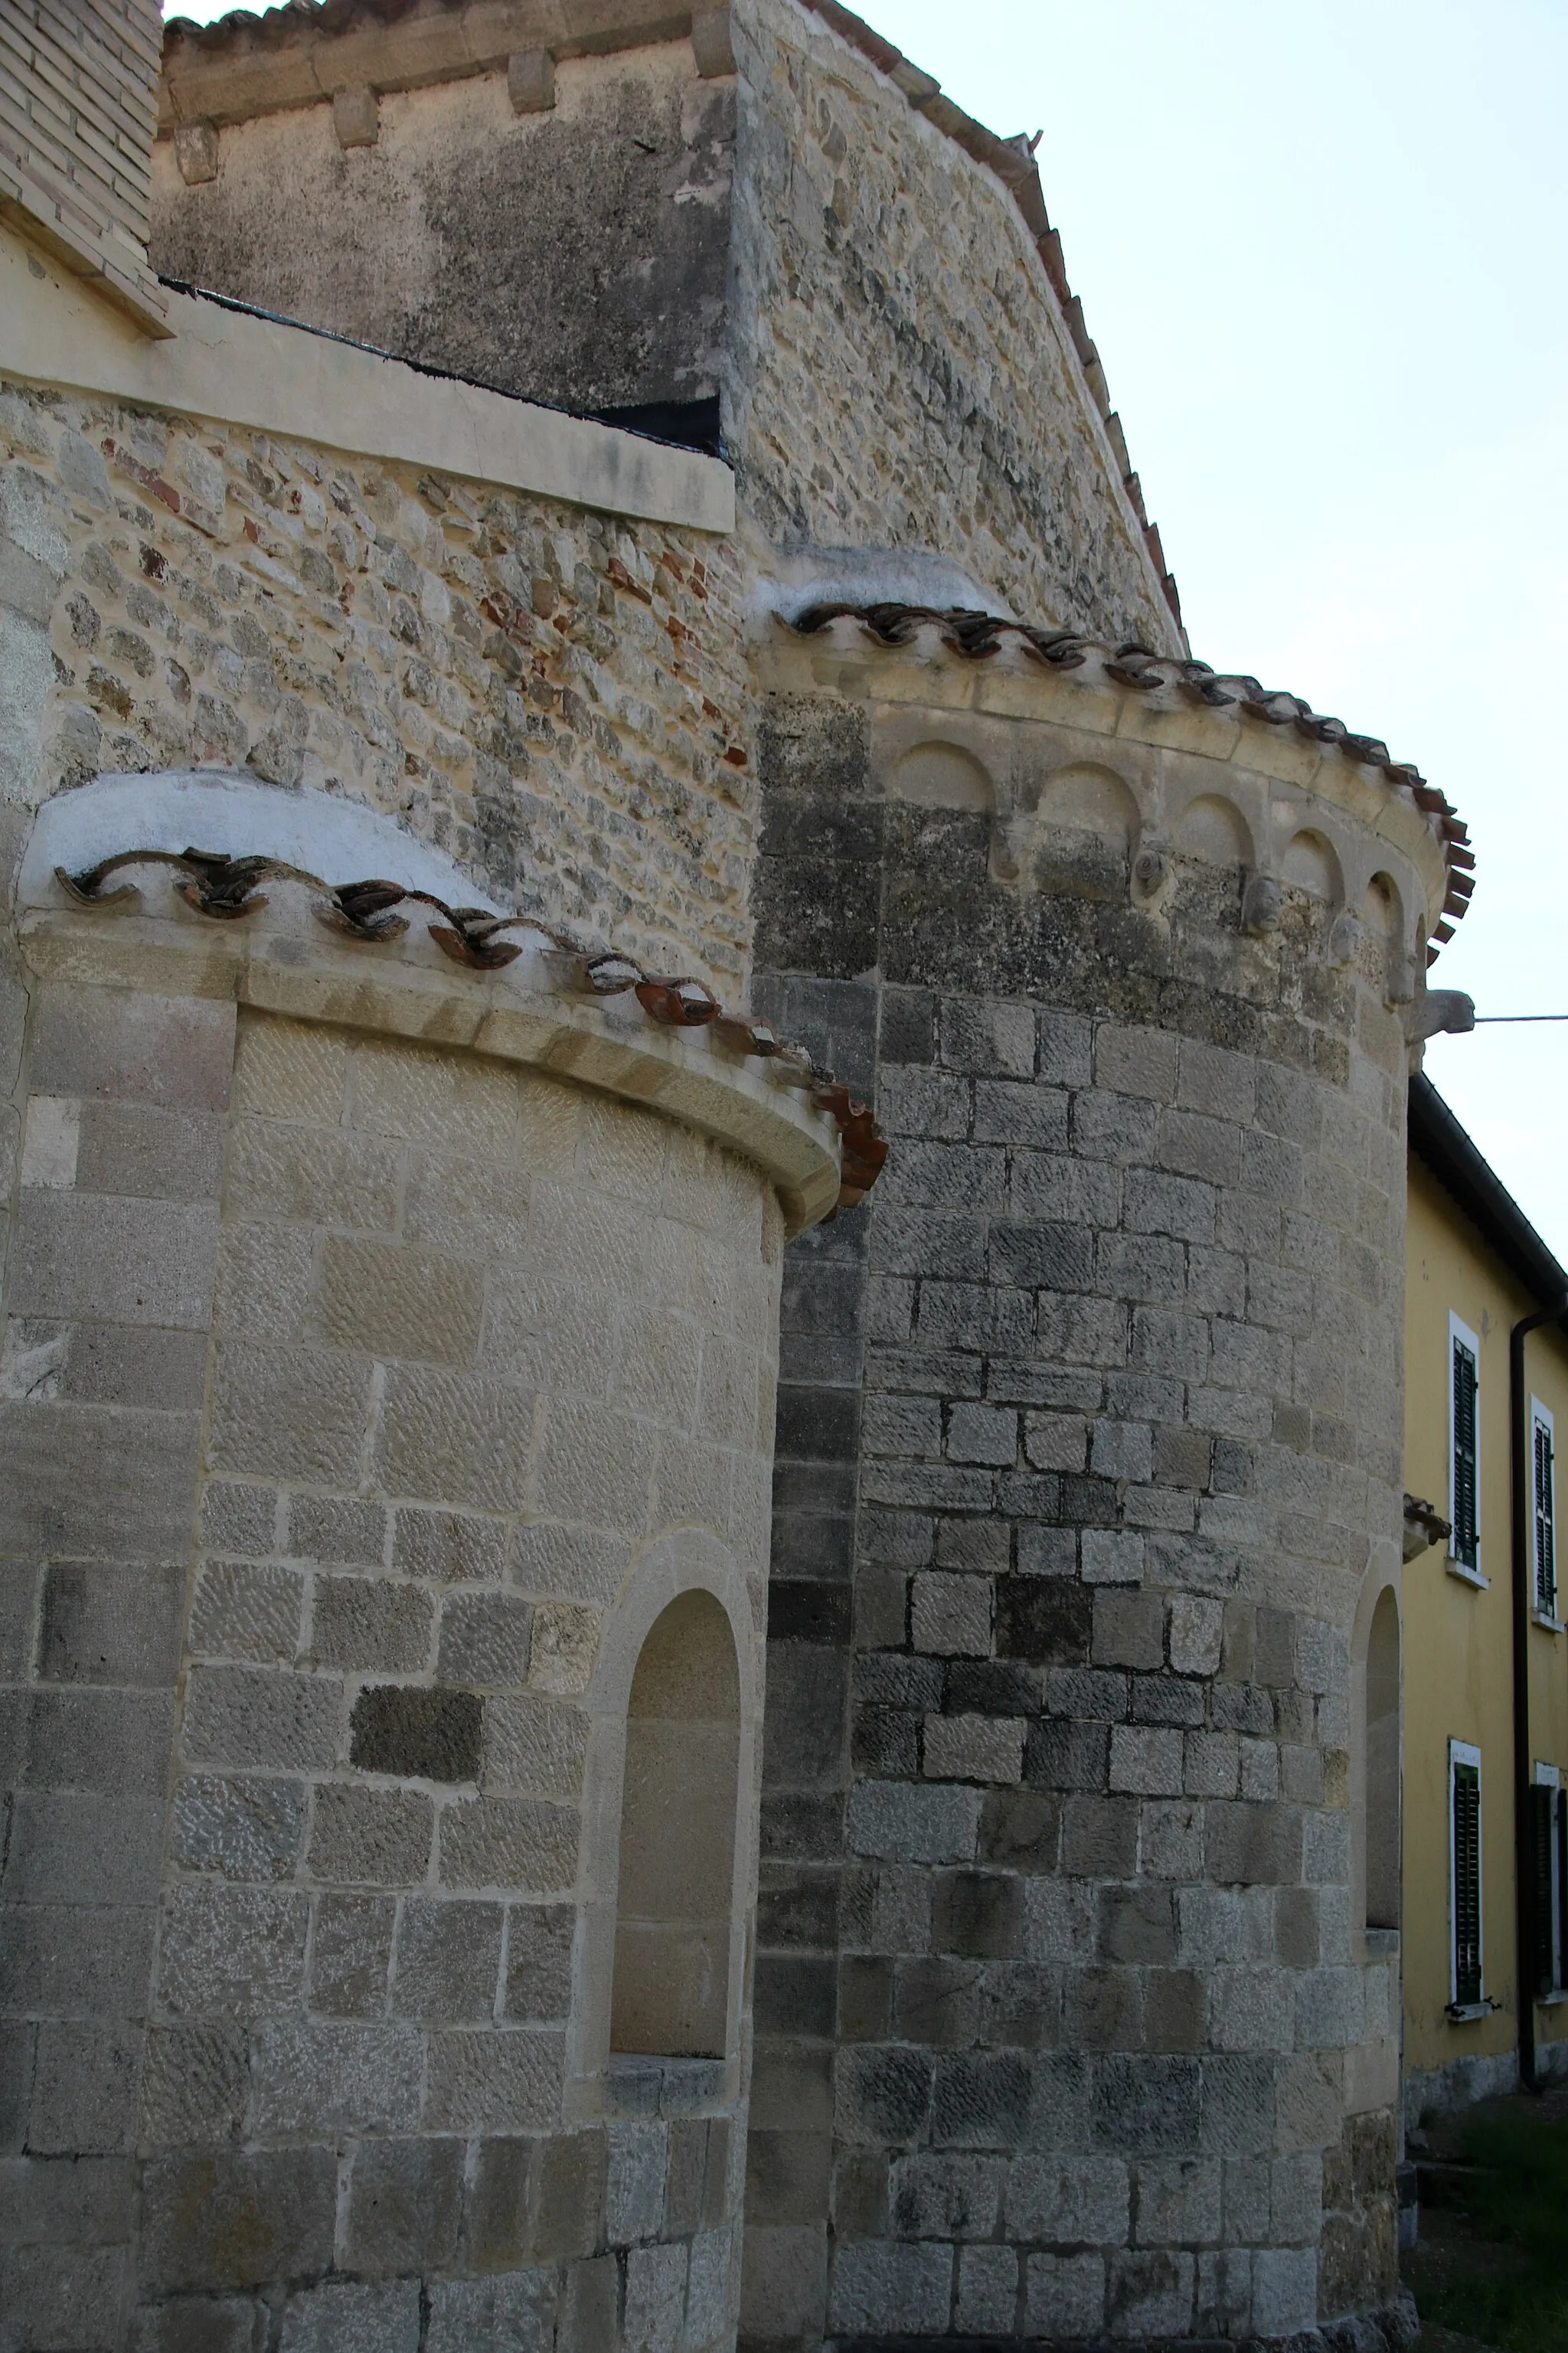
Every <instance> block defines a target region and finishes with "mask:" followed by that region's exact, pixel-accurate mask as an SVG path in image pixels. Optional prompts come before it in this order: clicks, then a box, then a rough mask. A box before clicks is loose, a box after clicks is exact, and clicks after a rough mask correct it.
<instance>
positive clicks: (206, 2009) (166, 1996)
mask: <svg viewBox="0 0 1568 2353" xmlns="http://www.w3.org/2000/svg"><path fill="white" fill-rule="evenodd" d="M309 1911H310V1906H309V1904H308V1901H307V1899H306V1897H305V1896H304V1895H303V1894H293V1893H287V1892H285V1891H284V1890H283V1889H281V1888H277V1889H274V1888H250V1887H226V1886H222V1885H219V1884H215V1883H212V1882H210V1881H187V1882H185V1883H183V1884H180V1885H176V1886H174V1887H172V1888H170V1889H168V1890H167V1891H166V1892H165V1894H164V1898H163V1927H162V1933H161V1935H160V1937H159V1943H158V1998H159V2000H160V2001H161V2003H162V2004H163V2008H164V2009H165V2010H169V2011H172V2012H173V2013H174V2015H175V2016H176V2017H185V2018H194V2017H215V2016H221V2015H229V2016H233V2017H237V2018H254V2017H257V2016H258V2015H265V2014H266V2012H267V2011H268V2010H288V2009H292V2008H293V2007H294V2006H295V2005H296V2004H297V2003H298V2001H299V2000H300V1995H301V1993H302V1992H303V1990H304V1982H305V1933H306V1927H307V1924H308V1918H309Z"/></svg>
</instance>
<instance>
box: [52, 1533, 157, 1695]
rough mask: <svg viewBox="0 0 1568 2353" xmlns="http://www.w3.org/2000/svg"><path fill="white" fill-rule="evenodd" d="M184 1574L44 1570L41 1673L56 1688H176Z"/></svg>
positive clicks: (140, 1569) (111, 1568) (90, 1566)
mask: <svg viewBox="0 0 1568 2353" xmlns="http://www.w3.org/2000/svg"><path fill="white" fill-rule="evenodd" d="M184 1599H185V1572H184V1568H176V1567H150V1566H147V1565H144V1564H141V1563H138V1564H137V1565H135V1566H134V1567H130V1566H121V1564H119V1563H112V1564H111V1563H97V1562H92V1563H89V1562H82V1561H71V1562H64V1561H55V1562H52V1563H51V1564H50V1565H49V1567H48V1568H47V1570H46V1572H45V1577H44V1592H43V1620H42V1627H41V1631H40V1636H39V1672H40V1673H41V1674H43V1675H44V1676H46V1677H47V1679H48V1680H49V1681H51V1682H55V1683H121V1684H123V1683H131V1684H138V1683H139V1684H142V1685H145V1686H149V1687H151V1688H153V1689H155V1690H161V1689H163V1688H166V1687H168V1686H170V1685H172V1684H173V1683H174V1674H175V1670H176V1669H177V1667H178V1665H179V1658H180V1620H181V1618H182V1616H183V1614H184Z"/></svg>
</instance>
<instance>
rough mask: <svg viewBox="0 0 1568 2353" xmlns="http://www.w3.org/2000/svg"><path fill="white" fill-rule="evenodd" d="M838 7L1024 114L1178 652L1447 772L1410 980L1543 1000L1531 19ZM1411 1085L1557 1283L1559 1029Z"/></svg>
mask: <svg viewBox="0 0 1568 2353" xmlns="http://www.w3.org/2000/svg"><path fill="white" fill-rule="evenodd" d="M862 12H863V13H864V14H865V15H866V16H868V17H869V19H870V20H871V22H873V23H874V24H875V25H876V26H878V28H879V31H881V32H882V33H884V34H885V35H886V36H887V37H888V38H889V39H890V40H893V41H896V42H897V43H898V44H899V46H900V48H902V49H904V50H905V51H906V52H907V54H908V55H909V56H910V58H913V59H914V60H915V62H916V63H917V64H919V65H921V66H923V67H924V68H925V69H926V70H927V71H928V72H930V73H933V74H935V75H936V76H937V77H938V78H939V79H940V80H941V81H942V85H943V87H944V89H946V90H947V91H948V93H949V94H950V96H952V98H953V99H954V100H956V101H957V102H958V103H959V104H960V105H961V106H963V107H965V108H967V109H968V111H970V112H971V113H973V114H975V115H978V116H979V118H980V120H981V121H984V122H986V123H988V124H989V125H990V126H991V127H992V129H993V130H995V131H999V132H1003V133H1004V134H1007V133H1011V132H1016V131H1027V132H1031V133H1032V132H1035V131H1037V130H1038V129H1041V128H1042V127H1043V129H1044V132H1045V137H1044V139H1043V141H1042V142H1041V144H1040V149H1039V164H1040V172H1041V177H1042V180H1043V182H1044V185H1045V193H1046V203H1047V208H1048V210H1049V212H1050V215H1051V218H1052V220H1053V221H1054V222H1055V224H1056V225H1057V227H1058V228H1059V229H1060V231H1061V233H1062V239H1063V244H1064V247H1065V248H1066V255H1067V263H1068V275H1069V277H1070V278H1071V280H1072V284H1073V288H1074V290H1075V291H1076V292H1077V293H1079V295H1081V296H1082V298H1083V303H1084V309H1085V312H1086V315H1087V318H1088V322H1089V332H1090V334H1092V335H1093V336H1094V338H1095V340H1096V342H1097V343H1098V344H1099V346H1100V356H1101V358H1102V360H1103V362H1104V364H1105V369H1106V373H1107V375H1108V377H1109V379H1110V390H1111V397H1112V399H1113V400H1114V401H1115V403H1116V405H1117V406H1118V407H1119V408H1120V410H1121V418H1122V422H1123V425H1124V426H1125V427H1126V431H1127V438H1128V442H1129V445H1130V447H1131V453H1132V462H1133V464H1134V465H1135V466H1136V467H1137V468H1138V470H1139V471H1140V473H1141V475H1142V481H1143V489H1144V495H1145V498H1146V500H1147V501H1148V505H1149V511H1150V512H1151V514H1152V515H1153V516H1154V518H1155V519H1156V521H1157V522H1159V524H1160V529H1161V533H1162V537H1163V542H1164V547H1165V554H1166V558H1167V561H1168V562H1169V563H1170V565H1171V566H1172V569H1173V571H1174V573H1175V575H1176V578H1177V581H1178V583H1179V585H1180V587H1181V591H1182V600H1183V608H1184V617H1185V619H1186V623H1187V628H1188V631H1189V633H1190V635H1191V638H1192V641H1193V648H1194V652H1196V653H1199V654H1201V655H1202V656H1203V657H1204V658H1205V659H1206V660H1209V661H1212V662H1214V663H1215V664H1216V665H1218V666H1219V667H1221V668H1225V669H1240V670H1254V671H1256V672H1257V673H1258V676H1259V677H1260V678H1261V679H1262V680H1263V681H1264V683H1265V685H1268V686H1283V687H1289V688H1291V689H1293V690H1294V691H1296V692H1298V693H1300V694H1304V695H1305V696H1307V697H1308V699H1309V700H1310V702H1312V703H1313V705H1314V706H1315V707H1316V708H1317V709H1318V710H1320V711H1325V712H1336V713H1337V714H1338V715H1339V716H1340V717H1341V718H1342V719H1344V720H1345V721H1346V722H1347V723H1349V724H1350V725H1351V726H1352V727H1353V728H1355V729H1357V730H1359V731H1361V732H1363V733H1369V734H1374V735H1381V736H1383V737H1384V739H1385V740H1386V742H1387V743H1388V745H1389V747H1390V749H1391V751H1392V752H1393V753H1394V756H1395V758H1397V759H1410V760H1414V761H1415V762H1416V764H1417V765H1419V766H1420V767H1421V768H1423V769H1424V770H1425V772H1426V775H1427V776H1429V777H1430V778H1431V780H1432V782H1433V783H1434V784H1436V785H1439V786H1442V788H1443V790H1444V791H1445V792H1447V795H1448V797H1449V798H1450V799H1451V800H1453V801H1454V802H1455V803H1456V804H1457V805H1458V809H1459V812H1460V814H1461V816H1463V817H1464V818H1466V819H1467V820H1468V824H1469V827H1470V833H1471V839H1472V843H1473V846H1474V848H1475V850H1476V853H1477V860H1478V868H1479V876H1478V886H1477V892H1476V899H1475V903H1474V906H1473V908H1472V910H1471V913H1470V914H1469V915H1468V917H1467V919H1466V921H1465V922H1464V923H1463V924H1462V925H1461V927H1460V930H1459V934H1458V938H1457V939H1456V940H1455V941H1454V942H1453V943H1452V944H1451V945H1450V946H1449V947H1448V948H1447V950H1446V951H1445V953H1444V955H1442V957H1441V958H1440V959H1439V961H1438V963H1437V965H1436V968H1435V969H1434V972H1433V975H1432V981H1433V985H1434V987H1439V986H1444V987H1458V988H1466V989H1468V990H1469V991H1470V992H1471V994H1472V995H1473V996H1474V997H1475V998H1476V1002H1477V1008H1478V1010H1479V1011H1480V1012H1481V1013H1526V1012H1531V1013H1533V1012H1543V1013H1552V1012H1562V1013H1568V971H1565V970H1564V969H1563V959H1562V958H1561V956H1559V955H1556V954H1554V953H1553V950H1552V941H1553V940H1554V939H1560V938H1561V937H1562V934H1561V933H1560V931H1559V929H1558V926H1559V924H1560V923H1562V921H1563V915H1562V912H1561V906H1562V899H1563V886H1564V882H1565V881H1568V872H1565V869H1568V807H1565V794H1568V727H1565V723H1564V720H1565V715H1568V698H1565V696H1564V693H1563V688H1564V686H1565V685H1568V675H1565V673H1568V659H1565V656H1568V459H1565V457H1564V443H1565V440H1568V304H1565V303H1564V300H1563V294H1564V282H1565V278H1568V271H1565V269H1564V264H1563V235H1564V229H1565V225H1568V138H1565V137H1564V135H1563V112H1562V110H1563V91H1564V89H1565V88H1568V9H1565V8H1564V7H1563V5H1562V0H1490V5H1488V6H1487V7H1485V8H1484V9H1483V8H1478V7H1476V6H1475V5H1473V0H1464V5H1460V0H1312V4H1311V5H1310V6H1309V5H1306V0H1296V5H1289V6H1287V5H1281V0H1271V5H1260V0H1187V5H1185V6H1184V7H1181V8H1179V9H1173V8H1171V7H1170V5H1169V0H1117V5H1115V7H1114V8H1112V7H1110V6H1109V5H1103V0H1101V5H1095V6H1089V7H1085V6H1084V5H1082V0H1071V5H1068V0H972V5H969V6H967V7H964V8H955V7H954V6H953V5H952V0H862ZM167 13H168V14H171V15H174V14H185V15H192V16H197V17H198V18H202V17H207V16H220V15H222V14H223V13H224V10H223V8H222V7H221V6H220V5H216V0H205V5H203V0H193V5H187V6H185V7H184V9H178V8H171V9H169V10H168V11H167ZM1427 1068H1428V1070H1429V1071H1430V1073H1431V1075H1432V1076H1433V1077H1434V1078H1435V1079H1436V1082H1437V1084H1438V1085H1439V1086H1440V1087H1441V1088H1442V1089H1443V1091H1444V1092H1445V1093H1446V1094H1447V1096H1448V1099H1449V1101H1450V1102H1451V1103H1453V1104H1454V1107H1455V1109H1456V1110H1457V1111H1458V1113H1459V1115H1460V1117H1461V1118H1462V1119H1463V1120H1464V1121H1465V1123H1466V1124H1467V1125H1468V1127H1469V1129H1470V1131H1471V1133H1472V1134H1473V1135H1474V1136H1475V1138H1476V1140H1477V1142H1478V1143H1479V1145H1480V1146H1481V1148H1482V1150H1483V1151H1484V1152H1485V1153H1486V1154H1487V1155H1488V1156H1489V1158H1490V1159H1491V1161H1492V1163H1493V1165H1494V1166H1496V1168H1497V1169H1498V1171H1499V1173H1500V1176H1502V1177H1503V1180H1504V1182H1505V1183H1506V1184H1507V1185H1508V1186H1509V1187H1510V1189H1511V1190H1512V1191H1513V1193H1514V1194H1515V1195H1516V1196H1517V1198H1518V1199H1519V1200H1520V1201H1521V1204H1522V1205H1523V1207H1524V1208H1525V1209H1526V1210H1527V1211H1528V1213H1529V1214H1530V1216H1531V1218H1533V1219H1534V1220H1535V1222H1536V1224H1537V1225H1538V1226H1539V1227H1540V1229H1541V1230H1542V1233H1543V1234H1544V1236H1545V1238H1546V1240H1548V1241H1549V1242H1550V1243H1551V1244H1552V1248H1553V1249H1554V1250H1556V1252H1557V1255H1558V1256H1559V1258H1561V1259H1563V1261H1565V1262H1568V1187H1565V1183H1564V1176H1563V1171H1564V1168H1565V1166H1568V1022H1564V1023H1563V1024H1561V1025H1553V1026H1544V1025H1542V1026H1532V1027H1522V1028H1508V1029H1479V1030H1477V1031H1476V1032H1475V1033H1474V1035H1473V1036H1471V1037H1468V1038H1462V1039H1439V1040H1438V1041H1437V1043H1436V1046H1435V1047H1434V1048H1433V1050H1432V1051H1431V1053H1430V1056H1429V1059H1428V1063H1427Z"/></svg>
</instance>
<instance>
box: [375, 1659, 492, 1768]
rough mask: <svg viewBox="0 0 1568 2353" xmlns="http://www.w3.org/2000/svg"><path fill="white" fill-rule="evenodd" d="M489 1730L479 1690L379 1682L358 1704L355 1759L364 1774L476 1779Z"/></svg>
mask: <svg viewBox="0 0 1568 2353" xmlns="http://www.w3.org/2000/svg"><path fill="white" fill-rule="evenodd" d="M483 1729H484V1702H483V1701H482V1700H481V1699H480V1698H479V1695H478V1694H477V1693H475V1692H466V1691H442V1690H439V1689H431V1688H429V1687H428V1686H426V1685H422V1684H417V1683H415V1684H398V1683H373V1684H370V1685H367V1686H366V1688H365V1689H363V1690H362V1691H361V1693H360V1694H359V1696H358V1698H357V1699H356V1700H355V1701H354V1704H353V1715H352V1717H351V1719H350V1746H349V1759H350V1762H351V1763H352V1764H353V1765H356V1766H357V1767H359V1769H360V1770H361V1771H362V1772H364V1773H390V1774H395V1775H396V1776H398V1777H399V1778H402V1779H405V1780H420V1781H473V1780H476V1779H477V1778H478V1777H479V1745H480V1740H481V1737H482V1735H483Z"/></svg>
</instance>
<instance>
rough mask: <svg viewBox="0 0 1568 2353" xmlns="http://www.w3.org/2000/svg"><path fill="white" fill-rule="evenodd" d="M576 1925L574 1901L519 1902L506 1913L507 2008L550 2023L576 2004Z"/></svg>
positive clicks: (510, 2013) (508, 2012)
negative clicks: (574, 1990)
mask: <svg viewBox="0 0 1568 2353" xmlns="http://www.w3.org/2000/svg"><path fill="white" fill-rule="evenodd" d="M575 1925H576V1911H575V1907H574V1905H570V1904H529V1905H513V1906H512V1907H511V1909H510V1913H509V1914H508V1917H507V1941H506V1977H505V1990H504V2004H505V2014H506V2016H507V2017H508V2018H510V2019H518V2020H526V2021H531V2022H532V2023H537V2024H540V2025H551V2024H554V2023H556V2022H558V2021H562V2020H563V2019H564V2018H565V2016H566V2014H567V2010H568V2009H569V2007H570V2004H571V1992H572V1940H573V1932H574V1927H575Z"/></svg>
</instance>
